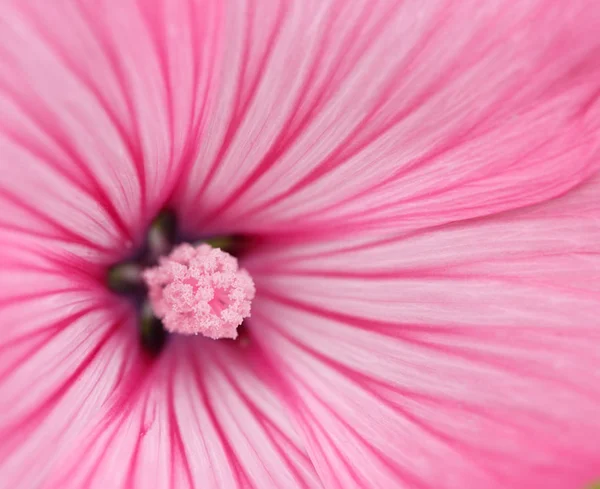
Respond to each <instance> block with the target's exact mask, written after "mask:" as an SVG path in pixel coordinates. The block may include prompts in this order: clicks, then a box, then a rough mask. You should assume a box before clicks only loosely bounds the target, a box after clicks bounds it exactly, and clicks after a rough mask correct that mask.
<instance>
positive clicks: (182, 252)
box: [143, 243, 254, 339]
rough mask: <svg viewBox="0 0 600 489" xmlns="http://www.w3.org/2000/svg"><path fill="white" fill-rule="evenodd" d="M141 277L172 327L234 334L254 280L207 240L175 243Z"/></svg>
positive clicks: (247, 305)
mask: <svg viewBox="0 0 600 489" xmlns="http://www.w3.org/2000/svg"><path fill="white" fill-rule="evenodd" d="M143 277H144V280H145V282H146V285H147V286H148V290H149V297H150V302H151V304H152V308H153V309H154V312H155V314H156V315H157V316H158V317H159V318H161V319H162V321H163V324H164V326H165V328H166V329H167V330H168V331H170V332H172V333H182V334H198V333H200V334H203V335H204V336H208V337H209V338H213V339H219V338H236V337H237V327H238V326H239V325H240V324H242V321H243V320H244V318H246V317H248V316H249V315H250V303H251V301H252V299H254V282H252V279H251V278H250V275H248V272H246V270H239V269H238V263H237V260H236V259H235V258H234V257H233V256H231V255H230V254H228V253H226V252H224V251H222V250H220V249H218V248H213V247H211V246H210V245H207V244H201V245H200V246H197V247H194V246H192V245H190V244H187V243H186V244H182V245H179V246H177V247H176V248H175V249H174V250H173V251H172V252H171V254H170V255H169V256H168V257H162V258H160V260H159V265H158V266H157V267H153V268H149V269H147V270H146V271H145V272H144V274H143Z"/></svg>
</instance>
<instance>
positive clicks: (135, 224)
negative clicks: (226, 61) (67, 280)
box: [0, 0, 218, 254]
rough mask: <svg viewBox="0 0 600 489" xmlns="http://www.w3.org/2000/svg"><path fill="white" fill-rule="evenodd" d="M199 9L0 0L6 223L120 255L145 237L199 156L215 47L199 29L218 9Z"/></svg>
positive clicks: (1, 176) (0, 179)
mask: <svg viewBox="0 0 600 489" xmlns="http://www.w3.org/2000/svg"><path fill="white" fill-rule="evenodd" d="M204 7H205V9H204V10H202V11H200V6H199V5H197V4H196V2H163V1H159V0H149V1H145V2H112V1H108V2H96V1H88V0H85V1H81V2H79V1H76V2H69V1H67V2H60V3H59V4H55V3H52V4H51V3H48V2H33V3H32V2H20V1H12V0H8V1H7V2H3V3H2V6H1V7H0V60H1V61H0V112H1V113H2V120H1V121H0V154H2V157H1V158H0V199H1V200H0V205H2V207H3V208H7V209H9V210H10V212H6V213H4V215H3V216H2V219H3V222H4V221H6V225H11V226H13V227H19V222H20V220H21V219H22V218H23V217H25V218H26V219H27V220H28V221H29V222H31V223H32V224H35V225H36V226H37V227H39V228H40V229H41V230H43V231H47V233H48V234H50V235H52V236H53V237H56V238H59V239H69V240H71V241H73V239H75V238H79V239H80V240H83V241H86V242H87V241H90V242H91V243H92V244H96V245H97V246H104V247H108V248H109V249H110V250H112V251H113V254H114V253H117V252H120V253H121V254H124V253H126V251H125V252H124V251H123V250H126V249H127V247H126V245H127V244H130V245H131V243H130V241H134V242H136V241H139V240H140V239H141V234H142V232H143V230H144V229H143V228H144V225H145V224H147V223H148V222H149V221H150V220H151V219H152V218H153V217H154V214H155V213H156V212H157V211H158V210H159V209H160V208H161V207H162V206H163V205H165V203H166V202H167V201H168V200H169V198H170V194H171V193H172V191H173V187H174V184H175V182H176V181H177V180H178V179H179V177H180V176H181V172H182V171H183V167H184V163H185V162H186V161H187V159H189V154H190V152H192V153H193V152H195V151H196V147H197V142H198V141H197V132H198V127H199V124H200V123H199V119H200V112H201V108H202V105H203V103H204V102H203V97H202V86H203V85H204V84H206V83H207V82H206V81H202V80H200V78H199V73H200V71H201V69H202V67H203V64H202V63H205V57H206V55H203V54H202V52H201V51H202V50H203V49H209V48H210V45H211V42H212V41H209V42H203V41H202V40H201V39H200V37H199V36H201V35H204V36H210V34H211V29H210V28H209V27H210V26H207V22H214V19H215V15H212V14H211V12H212V10H214V9H215V8H217V7H218V5H216V4H214V3H213V4H212V5H206V6H204ZM217 17H218V16H217ZM203 60H204V61H203ZM13 209H14V210H13ZM13 214H14V216H13ZM90 246H91V244H90ZM115 250H120V251H115Z"/></svg>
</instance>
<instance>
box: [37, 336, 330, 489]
mask: <svg viewBox="0 0 600 489" xmlns="http://www.w3.org/2000/svg"><path fill="white" fill-rule="evenodd" d="M175 341H178V340H175ZM238 348H239V347H238V346H237V345H235V344H233V343H232V344H227V343H225V344H223V343H222V342H221V343H217V342H214V341H212V340H210V341H207V340H202V339H196V340H191V339H190V338H186V339H185V340H184V341H183V342H178V343H177V344H173V345H170V348H169V351H168V353H166V354H165V355H163V356H161V358H160V360H159V361H158V363H156V364H155V365H154V366H153V367H152V369H151V370H149V371H148V372H147V373H146V376H145V377H143V378H141V379H140V381H139V382H136V383H130V384H129V385H125V386H124V387H123V389H122V390H121V391H120V392H116V393H115V395H114V396H113V399H112V401H113V402H112V409H110V410H108V409H107V411H106V413H105V415H104V416H103V417H99V418H98V419H97V422H96V423H90V424H89V425H88V427H87V429H86V430H85V431H83V432H82V434H81V436H80V438H79V439H78V441H77V443H74V444H73V445H72V446H71V450H70V453H68V454H67V455H66V456H65V457H64V458H63V461H62V463H61V464H57V465H56V467H55V471H54V473H53V475H52V477H50V478H49V479H48V481H49V482H48V483H47V485H46V486H44V487H47V488H52V489H54V488H58V487H66V488H71V487H72V488H81V487H86V488H90V489H93V488H98V489H104V488H106V487H110V488H124V489H126V488H130V487H143V488H148V489H151V488H156V489H158V488H165V487H173V488H177V489H184V488H190V489H194V488H199V487H211V488H219V489H242V488H244V489H246V488H248V489H254V488H256V489H263V488H264V489H271V488H272V489H279V488H283V487H285V488H290V489H309V488H314V489H319V488H322V486H321V484H320V482H319V481H318V479H317V477H316V474H315V472H314V468H313V466H312V463H311V461H310V459H309V457H308V456H307V455H306V453H305V452H304V450H303V448H302V444H301V442H300V438H299V437H298V435H297V434H296V433H295V432H294V430H293V429H292V427H291V425H290V423H289V420H288V418H287V417H286V414H285V412H284V411H283V410H282V407H281V405H280V402H279V401H278V400H277V399H276V397H275V396H274V394H273V391H272V390H270V389H269V388H267V387H266V386H265V384H264V382H262V381H260V380H259V379H258V377H257V376H256V373H257V372H256V370H255V367H254V366H253V365H255V364H256V363H255V362H254V361H253V359H252V357H253V353H252V351H251V350H249V351H246V352H244V351H238ZM256 368H259V367H258V366H257V367H256ZM82 452H83V453H85V457H82Z"/></svg>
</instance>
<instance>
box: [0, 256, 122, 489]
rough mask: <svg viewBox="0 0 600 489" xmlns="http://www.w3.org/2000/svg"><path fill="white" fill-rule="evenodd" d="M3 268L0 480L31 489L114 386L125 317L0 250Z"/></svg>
mask: <svg viewBox="0 0 600 489" xmlns="http://www.w3.org/2000/svg"><path fill="white" fill-rule="evenodd" d="M3 260H4V262H3V267H2V270H1V271H0V290H2V298H1V299H0V335H1V337H2V343H1V344H0V393H1V395H0V412H2V416H1V417H0V440H1V441H0V474H1V475H0V479H1V480H2V484H1V485H2V486H3V487H28V488H34V487H40V484H41V483H42V482H43V481H44V480H45V477H46V476H47V475H48V473H49V471H50V470H51V469H52V466H53V464H54V463H56V460H57V459H59V457H60V456H61V454H62V453H64V452H65V451H66V450H67V449H68V448H69V447H70V446H71V444H72V443H73V442H74V440H75V439H76V438H77V437H78V435H79V433H80V431H81V430H83V429H85V427H86V426H87V423H89V422H91V421H93V420H94V419H95V417H96V416H98V413H101V412H102V411H103V410H104V406H103V405H104V403H105V402H106V401H107V400H108V399H109V398H110V396H111V395H112V393H113V391H114V389H115V387H116V385H118V383H119V378H120V375H121V374H122V369H124V368H125V366H126V364H127V362H126V359H127V356H126V351H127V350H128V349H129V348H130V346H131V344H130V342H128V341H125V338H124V331H125V330H126V328H124V327H123V325H124V323H125V322H126V318H127V316H128V313H130V311H128V310H126V309H124V308H123V307H122V306H119V305H118V304H111V305H110V307H108V306H107V304H106V303H105V302H104V301H102V300H98V294H97V292H98V291H97V290H95V288H94V284H93V283H92V281H90V280H89V278H88V279H87V280H86V279H82V278H80V277H77V276H76V275H73V274H71V275H67V274H65V273H64V270H60V269H57V267H56V266H55V264H52V263H50V262H48V260H47V259H45V258H41V257H40V256H39V255H33V254H31V253H30V254H29V256H27V251H26V250H24V249H21V250H19V251H13V252H10V253H9V252H7V250H6V248H4V247H3ZM26 260H28V262H26ZM16 265H18V267H16ZM96 289H97V286H96Z"/></svg>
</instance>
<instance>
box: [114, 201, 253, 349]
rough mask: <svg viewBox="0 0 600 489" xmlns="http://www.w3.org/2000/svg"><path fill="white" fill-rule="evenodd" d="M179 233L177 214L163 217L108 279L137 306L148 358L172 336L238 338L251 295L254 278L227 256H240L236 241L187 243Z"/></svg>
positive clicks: (165, 212)
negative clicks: (133, 255)
mask: <svg viewBox="0 0 600 489" xmlns="http://www.w3.org/2000/svg"><path fill="white" fill-rule="evenodd" d="M177 231H178V230H177V220H176V217H175V215H174V214H173V213H172V212H169V211H163V212H161V213H160V214H159V215H158V216H157V217H156V219H154V221H153V222H152V223H151V225H150V227H149V228H148V232H147V233H146V239H145V241H144V245H143V246H142V248H141V250H140V251H139V252H138V254H137V255H136V256H135V257H133V258H132V259H129V260H126V261H123V262H121V263H118V264H116V265H114V266H112V267H111V268H110V269H109V270H108V274H107V284H108V287H109V288H110V289H111V290H112V291H113V292H115V293H118V294H122V295H125V296H127V297H129V298H131V299H133V300H134V301H135V303H136V305H137V307H138V329H139V337H140V344H141V346H142V348H143V349H144V350H145V351H146V352H148V353H149V354H151V355H152V356H156V355H158V354H159V353H160V352H161V351H162V349H163V348H164V346H165V344H166V342H167V340H168V338H169V335H170V334H183V335H197V334H202V335H203V336H206V337H208V338H212V339H215V340H216V339H222V338H229V339H235V338H237V336H238V331H237V330H238V327H239V326H240V325H241V324H242V322H243V320H244V318H246V317H249V316H250V307H251V302H252V299H254V295H255V288H254V282H253V281H252V278H251V277H250V275H249V274H248V272H246V270H244V269H240V268H239V267H238V261H237V258H236V257H235V256H233V254H231V253H233V252H239V250H240V246H239V245H240V239H239V238H228V237H226V238H223V237H220V238H212V239H208V240H204V241H201V242H198V243H194V244H191V243H187V242H183V241H182V240H180V239H178V232H177ZM236 254H237V253H236Z"/></svg>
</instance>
